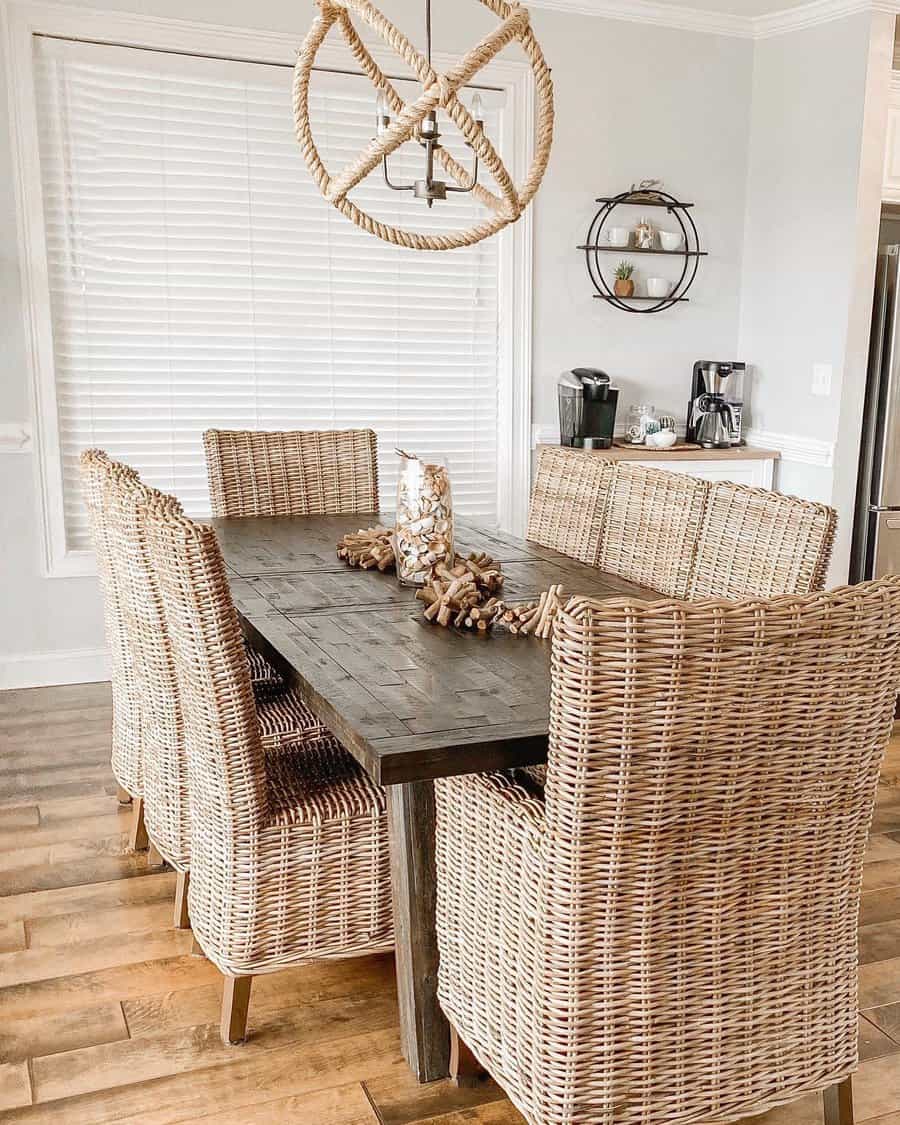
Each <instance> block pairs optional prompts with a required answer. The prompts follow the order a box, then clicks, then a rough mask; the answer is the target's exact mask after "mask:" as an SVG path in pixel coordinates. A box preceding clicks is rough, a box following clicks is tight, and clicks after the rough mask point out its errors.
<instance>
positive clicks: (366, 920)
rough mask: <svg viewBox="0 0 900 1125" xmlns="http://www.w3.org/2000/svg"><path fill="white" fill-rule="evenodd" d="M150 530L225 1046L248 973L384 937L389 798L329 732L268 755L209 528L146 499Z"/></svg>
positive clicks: (347, 952)
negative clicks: (219, 982) (221, 980)
mask: <svg viewBox="0 0 900 1125" xmlns="http://www.w3.org/2000/svg"><path fill="white" fill-rule="evenodd" d="M147 535H148V543H149V553H150V559H151V564H152V566H153V568H154V571H155V572H156V574H157V575H158V576H159V581H160V589H161V593H162V600H163V604H164V608H165V615H166V621H167V627H168V631H169V635H170V637H171V639H172V645H173V648H174V652H175V662H176V668H177V675H178V684H179V689H180V697H181V703H182V711H183V719H184V726H185V746H186V750H187V762H188V775H189V782H190V785H189V799H190V806H191V880H190V886H189V889H188V902H189V908H190V915H191V925H192V927H193V930H194V935H195V938H196V939H197V941H198V943H199V945H200V947H201V949H202V950H203V952H204V953H205V954H206V955H207V957H209V959H210V960H211V961H212V962H213V963H214V964H215V965H216V966H217V967H218V968H219V969H220V970H221V971H222V973H223V974H224V975H225V991H224V998H223V1005H222V1037H223V1039H224V1040H225V1041H226V1042H232V1043H233V1042H238V1041H240V1040H241V1039H243V1038H244V1035H245V1030H246V1017H247V1006H248V1003H249V997H250V984H251V981H252V979H253V975H254V974H258V973H265V972H273V971H275V970H277V969H280V968H283V967H285V966H288V965H296V964H299V963H301V962H304V961H308V960H315V959H321V958H331V957H345V956H351V955H355V954H359V953H362V952H365V951H370V950H376V949H385V948H389V947H390V946H391V944H392V940H393V931H392V913H391V886H390V867H389V856H388V837H387V817H386V802H385V795H384V792H383V790H381V789H380V788H379V787H378V786H376V785H375V784H374V783H372V782H371V781H370V780H369V779H368V777H367V776H366V775H365V774H364V773H363V771H362V770H361V769H360V767H359V766H358V765H357V764H356V762H355V761H354V759H353V758H351V756H350V755H349V754H348V753H347V752H346V751H345V750H344V749H343V748H342V747H341V746H340V745H338V743H336V742H335V741H334V740H333V739H321V740H319V741H317V742H312V743H305V744H303V745H302V746H301V747H299V748H296V747H290V746H288V747H284V748H282V749H281V750H279V751H278V752H276V753H272V752H270V753H268V754H267V753H265V750H264V746H263V740H262V738H261V732H260V724H259V717H258V713H257V708H256V705H255V703H254V698H253V692H252V690H251V686H250V678H249V676H248V673H247V663H246V660H245V658H244V652H243V645H242V642H241V632H240V627H239V624H238V620H237V615H236V613H235V610H234V606H233V604H232V601H231V597H230V595H229V590H228V581H227V578H226V573H225V565H224V563H223V561H222V556H221V554H220V552H219V548H218V544H217V542H216V538H215V534H214V532H213V530H212V529H211V528H209V527H206V526H203V525H200V524H196V523H194V522H192V521H191V520H189V519H187V518H185V517H183V516H178V515H176V514H175V513H173V512H172V511H171V510H170V509H166V508H160V507H154V508H152V509H151V510H150V512H149V514H148V518H147Z"/></svg>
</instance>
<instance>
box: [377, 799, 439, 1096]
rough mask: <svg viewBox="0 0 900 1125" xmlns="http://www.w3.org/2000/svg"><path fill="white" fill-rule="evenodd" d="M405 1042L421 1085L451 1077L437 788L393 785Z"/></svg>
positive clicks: (393, 849) (399, 987)
mask: <svg viewBox="0 0 900 1125" xmlns="http://www.w3.org/2000/svg"><path fill="white" fill-rule="evenodd" d="M388 809H389V816H390V829H391V879H392V881H393V894H394V935H395V943H396V963H397V995H398V997H399V1001H400V1037H401V1045H402V1048H403V1055H404V1058H405V1059H406V1061H407V1062H408V1063H409V1066H410V1069H411V1070H412V1072H413V1074H415V1076H416V1078H417V1079H418V1080H419V1081H420V1082H433V1081H434V1080H435V1079H436V1078H446V1077H447V1075H448V1074H449V1072H450V1069H449V1064H450V1027H449V1024H448V1023H447V1020H446V1017H445V1016H444V1013H443V1012H442V1011H441V1009H440V1006H439V1005H438V1000H437V966H438V951H437V937H436V935H435V928H434V914H435V897H436V889H437V888H436V883H435V866H434V785H433V784H432V782H430V781H414V782H410V783H407V784H404V785H390V786H388Z"/></svg>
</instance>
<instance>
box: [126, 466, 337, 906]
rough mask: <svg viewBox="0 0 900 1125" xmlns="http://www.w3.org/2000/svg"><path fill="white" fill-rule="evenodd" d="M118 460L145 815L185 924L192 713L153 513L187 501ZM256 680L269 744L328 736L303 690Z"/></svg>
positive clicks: (173, 511) (295, 744) (177, 509)
mask: <svg viewBox="0 0 900 1125" xmlns="http://www.w3.org/2000/svg"><path fill="white" fill-rule="evenodd" d="M117 468H118V470H119V471H112V472H110V473H109V475H108V477H107V480H106V482H105V492H106V495H105V497H104V510H105V511H106V513H107V524H108V532H109V542H110V549H111V556H112V560H113V570H114V571H115V573H116V574H117V575H119V578H120V588H121V591H122V605H123V618H124V623H125V633H126V637H127V641H128V648H129V651H130V653H131V655H132V659H133V663H134V668H135V674H136V680H137V683H138V684H139V685H140V692H139V698H140V711H141V716H140V717H141V751H142V753H141V760H142V766H143V796H144V801H143V805H144V821H145V826H146V832H147V835H148V837H149V841H150V843H151V845H152V846H153V847H154V848H155V849H156V851H157V852H158V854H159V857H160V858H161V859H163V860H165V861H166V862H167V863H169V864H170V865H171V866H172V867H173V868H174V869H175V871H176V872H177V880H176V894H175V925H176V926H178V927H182V928H184V927H187V926H189V924H190V920H189V914H188V903H187V889H188V885H189V877H190V833H191V824H190V802H189V796H188V793H189V777H188V767H187V757H186V753H185V735H184V720H183V715H182V707H181V695H180V691H179V687H178V678H177V674H176V666H175V655H174V650H173V647H172V642H171V638H170V636H169V632H168V629H167V627H166V619H165V613H164V609H163V604H162V598H161V594H160V589H159V580H158V577H157V575H156V573H155V570H154V568H153V565H152V563H151V560H150V556H149V550H148V544H147V520H148V518H149V513H150V512H151V511H156V512H159V513H165V514H169V515H172V516H173V517H178V516H180V515H181V505H180V504H179V502H178V501H177V500H176V499H175V498H174V497H173V496H168V495H166V494H165V493H162V492H159V491H157V490H156V489H154V488H150V487H148V486H147V485H145V484H143V483H142V482H141V481H140V480H139V479H138V477H137V475H136V474H135V473H134V472H132V471H131V470H130V469H127V468H126V467H124V466H117ZM248 672H249V668H248ZM252 686H253V689H254V696H255V700H256V706H257V715H258V719H259V724H260V732H261V738H262V743H263V746H264V748H265V749H266V750H271V751H278V752H281V751H282V750H283V749H284V748H290V749H296V748H299V747H300V746H301V745H302V744H304V743H309V742H314V741H317V740H319V739H321V738H323V737H326V736H328V731H327V730H326V728H325V727H324V726H322V724H321V723H319V721H318V720H317V719H316V718H315V716H314V715H313V714H312V712H311V711H310V710H309V708H308V707H307V706H306V704H305V703H303V701H302V699H301V698H300V696H299V695H298V694H297V693H296V692H295V691H293V690H285V691H281V692H278V693H273V692H270V691H267V690H264V689H263V690H261V689H260V686H259V685H258V684H253V685H252Z"/></svg>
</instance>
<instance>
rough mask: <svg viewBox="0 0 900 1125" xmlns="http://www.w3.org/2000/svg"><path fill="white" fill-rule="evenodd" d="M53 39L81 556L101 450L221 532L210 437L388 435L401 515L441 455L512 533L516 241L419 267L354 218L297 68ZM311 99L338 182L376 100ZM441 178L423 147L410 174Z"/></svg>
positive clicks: (59, 291)
mask: <svg viewBox="0 0 900 1125" xmlns="http://www.w3.org/2000/svg"><path fill="white" fill-rule="evenodd" d="M35 42H36V48H35V50H36V60H35V61H36V84H37V99H38V118H39V131H40V154H41V176H42V182H43V200H44V209H45V221H46V240H47V254H48V270H49V280H50V292H51V306H52V308H51V313H52V323H53V337H54V354H55V378H56V397H57V408H58V425H59V444H60V451H61V461H62V464H61V474H62V485H63V496H64V505H65V527H66V542H67V547H68V548H69V549H80V548H83V547H86V546H87V545H88V538H87V529H86V522H85V516H84V512H83V508H82V504H81V499H80V491H79V486H78V468H77V466H78V454H79V452H80V451H81V450H82V449H84V448H86V447H88V446H100V447H102V448H104V449H106V450H107V451H108V452H109V453H110V455H111V456H114V457H117V458H121V459H123V460H125V461H127V462H129V463H130V464H132V465H134V467H135V468H137V469H138V470H139V471H140V472H141V474H142V475H143V476H144V478H145V479H146V480H147V481H148V482H149V483H151V484H154V485H156V486H158V487H160V488H163V489H166V490H169V491H172V492H174V493H175V494H176V495H177V496H178V497H179V498H180V499H181V500H182V502H183V503H184V505H185V508H186V509H187V511H188V512H189V513H192V514H198V515H202V514H205V513H208V511H209V506H208V504H209V502H208V496H207V490H206V475H205V467H204V461H203V451H202V444H201V434H202V432H203V430H204V429H206V428H208V427H211V426H215V427H223V428H247V429H332V428H346V427H351V426H371V427H372V428H373V429H374V430H375V431H376V432H377V434H378V440H379V448H380V451H381V466H380V467H381V479H382V504H383V505H384V506H387V507H392V506H393V498H394V488H395V480H396V474H395V462H396V457H395V456H394V454H393V449H394V447H395V446H400V447H401V448H411V449H418V450H420V451H422V452H429V451H433V452H443V453H445V454H446V455H447V456H448V457H449V458H450V465H451V471H452V480H453V488H454V496H455V500H456V504H457V508H458V510H459V511H460V512H463V513H467V514H471V515H473V516H477V517H480V518H482V519H485V520H488V521H491V522H494V521H496V519H497V500H496V492H497V461H498V434H497V415H498V355H497V352H498V343H497V341H498V332H497V312H498V265H499V256H498V250H497V239H490V240H487V241H486V242H483V243H480V244H479V245H477V246H474V247H470V248H467V249H463V250H457V251H453V252H451V253H442V254H426V253H415V252H412V251H404V250H400V249H398V248H396V247H393V246H390V245H388V244H387V243H384V242H381V241H379V240H378V239H375V238H373V237H371V236H369V235H366V234H364V233H363V232H362V231H360V230H358V229H357V228H356V227H354V226H353V225H352V224H351V223H350V222H348V221H347V220H346V219H344V218H343V217H342V216H341V215H339V214H338V212H337V211H335V210H334V208H332V207H331V206H330V205H328V204H327V203H325V201H324V200H323V199H322V198H321V196H320V195H319V192H318V190H317V189H316V188H315V186H314V185H313V183H312V181H311V179H310V177H309V175H308V173H307V171H306V168H305V165H304V163H303V160H302V157H301V155H300V153H299V150H298V148H297V145H296V142H295V140H294V137H293V124H292V119H291V112H290V85H291V71H290V70H289V69H287V68H282V67H276V66H267V65H255V64H250V63H237V62H228V61H219V60H210V59H199V58H192V57H185V56H178V55H168V54H164V53H159V52H150V51H141V50H136V49H132V48H124V47H108V46H100V45H95V44H84V43H71V42H64V41H59V40H53V39H37V40H36V41H35ZM499 99H500V96H499V95H493V97H488V98H487V99H486V100H487V110H486V121H487V125H488V128H489V129H490V130H491V131H492V132H494V133H495V134H496V133H498V132H499V130H500V129H501V128H502V106H501V105H500V104H499ZM311 105H312V112H313V115H314V121H315V122H316V123H318V139H319V142H320V149H321V152H322V155H323V158H324V159H325V161H326V163H327V164H328V165H329V167H331V168H332V170H333V171H336V170H337V169H339V168H341V167H342V166H344V165H345V164H347V163H348V162H350V161H351V160H352V159H353V158H354V156H355V155H356V154H357V153H358V152H359V151H360V150H361V149H362V148H363V147H364V146H365V144H366V143H367V141H368V140H369V138H370V137H371V135H372V132H373V123H374V100H373V97H372V90H371V86H370V85H369V83H368V82H367V81H365V80H364V79H361V78H358V77H354V76H350V75H339V74H327V75H326V74H318V75H316V80H315V82H314V93H313V97H312V99H311ZM447 146H448V148H450V149H451V151H453V152H454V155H457V157H458V158H459V159H460V160H463V161H464V162H467V163H468V160H469V157H470V155H471V154H470V153H469V152H468V150H467V149H465V147H464V145H463V144H462V143H461V142H460V141H459V139H458V137H456V136H451V135H449V134H448V137H447ZM421 163H422V160H421V151H420V150H419V149H418V148H417V147H414V146H411V145H407V146H405V148H404V150H403V152H402V153H401V154H399V158H397V159H395V162H394V164H393V165H392V175H393V177H394V178H395V179H397V180H411V179H413V178H415V177H416V176H418V175H421ZM353 198H354V199H356V200H357V201H358V202H360V203H361V205H363V206H364V207H365V208H366V209H367V210H369V211H371V212H373V213H374V214H376V215H377V216H378V217H379V218H384V219H386V220H387V221H390V222H394V223H398V224H400V225H406V226H410V225H412V226H414V227H415V228H417V229H420V230H435V231H438V230H447V229H459V228H461V227H465V226H468V225H470V223H471V222H472V219H473V217H474V216H475V215H476V214H477V213H478V212H479V211H480V209H479V207H478V205H477V204H476V203H474V202H473V201H472V200H471V199H470V198H468V197H465V196H462V197H460V196H455V197H453V198H452V199H449V200H448V201H447V202H446V203H442V204H436V205H435V206H434V208H433V209H432V210H431V211H429V210H428V209H427V208H426V207H425V205H424V204H423V203H421V202H419V201H413V200H412V198H411V194H410V193H403V194H395V193H393V192H390V191H389V190H388V189H387V188H386V187H385V186H384V185H383V184H382V183H381V181H380V177H377V176H372V177H369V179H368V180H367V181H365V182H364V184H363V185H361V186H360V187H359V188H358V189H356V192H355V193H354V196H353Z"/></svg>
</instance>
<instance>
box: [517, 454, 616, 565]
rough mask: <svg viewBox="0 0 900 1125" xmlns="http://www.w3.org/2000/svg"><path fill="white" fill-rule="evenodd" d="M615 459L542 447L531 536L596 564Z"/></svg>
mask: <svg viewBox="0 0 900 1125" xmlns="http://www.w3.org/2000/svg"><path fill="white" fill-rule="evenodd" d="M613 469H614V464H613V462H612V461H607V460H606V459H605V458H602V457H597V456H595V455H592V454H591V455H586V454H584V453H582V452H579V451H578V450H574V449H563V448H555V447H552V446H543V447H542V448H541V449H540V451H539V452H538V462H537V473H536V475H535V480H534V489H533V490H532V493H531V504H530V506H529V508H528V529H527V531H526V533H525V537H526V539H530V540H531V541H532V542H533V543H540V544H541V545H542V546H544V547H550V548H551V549H552V550H554V551H559V552H560V553H561V554H564V555H568V556H569V557H570V558H573V559H578V560H580V561H581V562H585V563H590V564H591V565H593V564H594V563H596V561H597V553H598V551H599V549H600V533H601V530H602V528H603V518H604V514H605V512H606V504H607V501H608V498H609V490H610V486H611V484H612V479H613Z"/></svg>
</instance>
